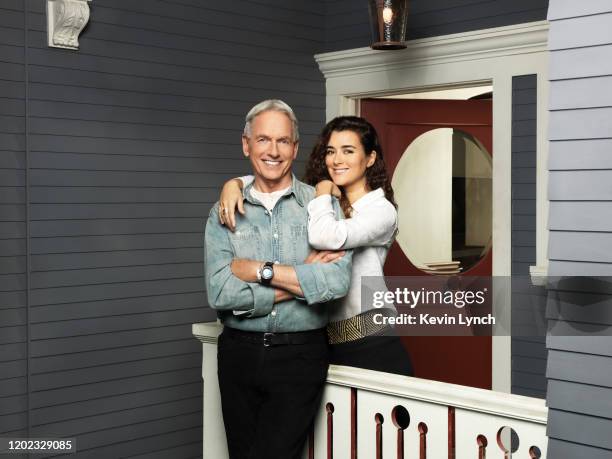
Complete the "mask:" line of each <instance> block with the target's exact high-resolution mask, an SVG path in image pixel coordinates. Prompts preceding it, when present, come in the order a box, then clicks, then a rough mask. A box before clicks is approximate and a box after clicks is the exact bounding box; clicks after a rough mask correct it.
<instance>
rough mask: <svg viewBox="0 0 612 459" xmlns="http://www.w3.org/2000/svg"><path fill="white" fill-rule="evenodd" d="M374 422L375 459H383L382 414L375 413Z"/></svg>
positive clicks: (383, 420) (383, 419)
mask: <svg viewBox="0 0 612 459" xmlns="http://www.w3.org/2000/svg"><path fill="white" fill-rule="evenodd" d="M374 420H375V421H376V459H383V430H382V429H383V426H382V425H383V422H385V418H383V416H382V414H380V413H376V415H375V416H374Z"/></svg>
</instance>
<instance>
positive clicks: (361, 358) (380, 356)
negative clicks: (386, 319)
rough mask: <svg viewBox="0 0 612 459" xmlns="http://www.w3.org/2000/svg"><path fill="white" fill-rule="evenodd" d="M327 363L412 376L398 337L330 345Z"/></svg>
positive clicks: (392, 336)
mask: <svg viewBox="0 0 612 459" xmlns="http://www.w3.org/2000/svg"><path fill="white" fill-rule="evenodd" d="M329 363H333V364H335V365H346V366H349V367H357V368H365V369H367V370H376V371H384V372H386V373H395V374H398V375H404V376H412V375H413V374H414V373H413V370H412V363H411V361H410V356H409V355H408V352H406V349H405V348H404V346H403V345H402V342H401V341H400V339H399V337H398V336H394V335H386V336H385V335H382V336H376V335H374V336H366V337H365V338H361V339H357V340H354V341H347V342H346V343H340V344H332V345H330V353H329Z"/></svg>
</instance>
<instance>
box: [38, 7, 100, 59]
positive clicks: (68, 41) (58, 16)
mask: <svg viewBox="0 0 612 459" xmlns="http://www.w3.org/2000/svg"><path fill="white" fill-rule="evenodd" d="M90 1H91V0H47V30H48V32H47V36H48V42H49V46H51V47H54V48H66V49H79V34H80V33H81V32H82V31H83V29H84V28H85V25H86V24H87V22H88V21H89V4H88V2H90Z"/></svg>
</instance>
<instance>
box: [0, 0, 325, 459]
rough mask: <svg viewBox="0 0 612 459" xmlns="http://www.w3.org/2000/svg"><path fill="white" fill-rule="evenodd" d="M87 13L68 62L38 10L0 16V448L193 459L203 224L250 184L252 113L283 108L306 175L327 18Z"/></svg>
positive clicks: (250, 4) (243, 11) (189, 0)
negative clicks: (11, 443) (235, 179)
mask: <svg viewBox="0 0 612 459" xmlns="http://www.w3.org/2000/svg"><path fill="white" fill-rule="evenodd" d="M24 3H25V4H24ZM26 5H27V8H28V23H29V27H28V34H27V43H26V40H25V39H24V37H25V33H24V9H25V7H26ZM91 9H92V14H91V22H90V24H89V25H88V26H87V29H86V30H85V32H84V34H83V35H82V36H81V37H80V50H79V51H77V52H73V51H66V50H59V49H51V48H48V47H47V43H46V41H47V36H46V29H47V25H46V16H45V3H44V2H40V1H38V0H26V1H25V2H24V1H22V0H6V1H5V2H3V4H2V6H1V7H0V43H1V45H0V61H2V65H1V66H0V191H1V192H0V397H3V398H0V400H1V402H0V407H1V408H0V420H1V421H0V426H1V428H0V434H3V433H7V432H12V433H16V432H22V433H23V436H26V434H28V433H29V435H30V436H55V437H57V436H65V437H77V438H78V444H77V448H78V454H77V456H78V457H80V458H81V457H82V458H88V457H96V458H98V457H119V456H122V457H125V456H134V457H147V458H155V457H173V458H181V457H200V456H201V451H202V449H201V446H202V445H201V441H202V434H201V433H202V430H201V429H202V425H201V422H202V413H201V411H202V398H201V397H202V386H201V347H200V343H199V342H198V341H197V340H195V339H193V337H192V336H191V324H192V323H194V322H202V321H206V320H213V319H214V318H215V314H214V312H213V311H212V310H210V309H209V308H207V307H206V300H205V294H204V293H205V292H204V281H203V276H204V267H203V253H202V252H203V231H204V226H205V224H206V218H207V215H208V211H209V209H210V207H211V205H212V204H213V203H214V202H215V201H216V199H217V196H218V192H219V188H220V186H221V185H222V184H223V182H224V181H225V180H227V179H228V178H229V177H232V176H236V175H242V174H244V173H245V172H248V171H249V169H250V167H249V164H248V162H247V161H246V160H245V159H244V158H243V155H242V152H241V142H240V135H241V132H242V127H243V123H244V121H243V120H244V115H245V113H246V112H247V110H248V109H249V108H250V107H251V106H252V105H254V104H255V103H256V102H258V101H260V100H262V99H265V98H282V99H284V100H285V101H287V102H288V103H289V104H290V105H292V106H293V108H294V109H295V111H296V114H297V116H298V118H299V120H300V132H301V144H302V148H301V151H302V152H301V157H300V161H299V162H298V163H297V167H296V169H297V170H298V171H299V170H300V169H302V168H303V165H304V160H305V158H306V156H307V154H308V149H309V147H310V146H311V145H312V143H313V141H314V139H315V136H316V134H318V132H319V130H320V128H321V125H322V123H323V120H324V116H325V107H324V97H325V92H324V82H323V78H322V75H321V74H320V72H319V70H318V68H317V66H316V63H315V62H314V59H313V54H315V53H316V52H318V51H320V50H321V49H322V47H323V43H324V37H323V35H324V30H325V21H324V10H323V8H322V3H321V2H312V1H305V0H294V1H292V2H283V1H280V0H266V1H264V2H259V1H250V0H228V1H227V2H223V3H218V2H210V1H208V2H201V1H194V0H176V1H174V0H168V1H159V2H153V3H150V4H149V3H146V4H145V3H143V2H141V1H137V0H121V1H119V0H100V1H97V2H95V3H92V4H91ZM26 44H27V47H25V45H26ZM24 50H25V51H26V52H27V62H28V67H27V76H28V87H27V89H28V91H27V115H28V137H27V146H28V149H29V156H28V157H29V162H28V164H26V161H25V153H24V152H25V148H26V139H25V135H24V130H25V124H26V123H25V120H26V119H25V113H26V100H25V98H26V90H25V84H24V80H25V67H24V61H25V59H24V56H25V55H26V52H24ZM26 182H27V183H26ZM26 184H28V185H29V188H28V190H27V191H28V196H27V199H26V188H25V187H26ZM26 205H27V206H28V209H29V222H28V228H29V231H30V240H29V245H28V247H29V254H28V255H29V257H30V258H29V260H30V263H29V265H27V264H26V243H25V242H26V240H25V231H26ZM26 272H28V273H29V279H30V287H31V291H30V296H29V297H27V298H26V295H25V291H24V289H25V286H26V284H25V281H26ZM26 312H27V313H28V314H29V317H28V315H26ZM28 325H29V327H30V340H31V344H30V347H29V354H28V353H27V352H26V348H25V344H24V342H25V341H26V338H25V333H26V331H27V329H28ZM28 370H29V372H30V375H31V381H30V383H31V384H30V387H29V390H28V387H27V385H26V380H27V376H28ZM5 402H6V403H5ZM28 409H29V418H30V430H29V432H25V431H23V429H24V428H27V425H28ZM20 429H21V430H20Z"/></svg>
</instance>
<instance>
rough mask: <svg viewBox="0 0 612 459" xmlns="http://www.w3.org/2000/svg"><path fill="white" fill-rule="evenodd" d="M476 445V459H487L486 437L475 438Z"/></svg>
mask: <svg viewBox="0 0 612 459" xmlns="http://www.w3.org/2000/svg"><path fill="white" fill-rule="evenodd" d="M476 443H478V459H487V445H488V444H489V442H488V441H487V437H485V436H484V435H478V437H476Z"/></svg>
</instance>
